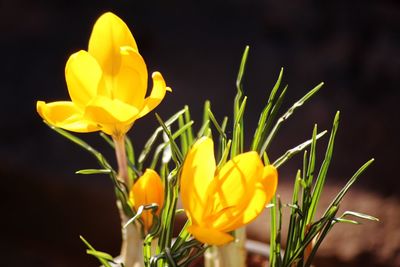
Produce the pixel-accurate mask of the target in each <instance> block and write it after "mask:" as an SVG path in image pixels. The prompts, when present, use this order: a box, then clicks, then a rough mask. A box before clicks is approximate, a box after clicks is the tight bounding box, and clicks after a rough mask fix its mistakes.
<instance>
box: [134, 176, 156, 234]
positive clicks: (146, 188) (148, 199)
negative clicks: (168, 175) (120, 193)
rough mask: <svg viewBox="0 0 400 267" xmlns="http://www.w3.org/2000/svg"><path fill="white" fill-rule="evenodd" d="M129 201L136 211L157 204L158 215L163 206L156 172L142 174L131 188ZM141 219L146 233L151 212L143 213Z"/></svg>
mask: <svg viewBox="0 0 400 267" xmlns="http://www.w3.org/2000/svg"><path fill="white" fill-rule="evenodd" d="M129 199H130V201H131V203H132V205H133V206H134V207H135V209H136V210H138V209H139V207H140V206H143V205H150V204H153V203H155V204H157V205H158V210H157V213H156V214H157V215H159V214H160V211H161V208H162V206H163V204H164V186H163V183H162V181H161V178H160V176H159V175H158V174H157V172H155V171H153V170H151V169H146V171H145V172H144V174H143V175H142V176H140V177H139V179H138V180H137V181H136V183H135V184H134V185H133V186H132V189H131V192H130V194H129ZM141 219H142V221H143V224H144V227H145V229H146V231H148V230H149V229H150V228H151V226H152V224H153V215H152V214H151V210H145V211H143V213H142V216H141Z"/></svg>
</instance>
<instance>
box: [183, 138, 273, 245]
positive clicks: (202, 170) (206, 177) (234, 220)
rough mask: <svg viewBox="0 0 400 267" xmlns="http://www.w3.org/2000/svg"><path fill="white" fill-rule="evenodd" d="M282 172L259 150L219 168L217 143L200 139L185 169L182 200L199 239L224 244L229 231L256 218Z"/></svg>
mask: <svg viewBox="0 0 400 267" xmlns="http://www.w3.org/2000/svg"><path fill="white" fill-rule="evenodd" d="M277 183H278V173H277V170H276V169H275V167H273V166H272V165H268V166H264V164H263V163H262V161H261V159H260V157H259V155H258V153H257V152H255V151H251V152H247V153H243V154H240V155H237V156H236V157H234V158H233V159H231V160H229V161H228V162H226V163H225V164H224V165H223V166H222V167H221V168H220V169H219V171H217V167H216V163H215V157H214V144H213V141H212V140H211V139H210V138H207V137H203V138H201V139H199V140H198V141H197V142H196V143H195V144H194V145H193V147H192V148H191V150H190V151H189V152H188V154H187V156H186V159H185V162H184V164H183V167H182V172H181V181H180V185H181V197H182V204H183V207H184V209H185V211H186V214H187V215H188V217H189V219H190V221H191V226H189V227H188V231H189V232H190V233H191V234H192V235H193V236H194V237H195V238H196V239H197V240H199V241H201V242H203V243H206V244H210V245H223V244H226V243H228V242H230V241H232V240H233V237H232V236H231V235H230V234H229V233H228V232H231V231H233V230H235V229H237V228H240V227H242V226H244V225H245V224H248V223H249V222H251V221H252V220H254V219H255V218H256V217H257V216H258V215H259V214H260V213H261V212H262V211H263V209H264V208H265V206H266V204H268V202H269V201H270V200H271V198H272V197H273V195H274V194H275V191H276V187H277Z"/></svg>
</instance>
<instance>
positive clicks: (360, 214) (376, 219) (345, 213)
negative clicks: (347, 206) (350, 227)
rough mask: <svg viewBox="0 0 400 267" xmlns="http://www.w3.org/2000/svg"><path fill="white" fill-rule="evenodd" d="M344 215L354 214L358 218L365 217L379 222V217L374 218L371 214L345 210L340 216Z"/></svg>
mask: <svg viewBox="0 0 400 267" xmlns="http://www.w3.org/2000/svg"><path fill="white" fill-rule="evenodd" d="M346 216H354V217H358V218H361V219H365V220H370V221H376V222H379V219H378V218H376V217H374V216H371V215H368V214H364V213H361V212H355V211H345V212H344V213H343V214H342V216H340V218H344V217H346Z"/></svg>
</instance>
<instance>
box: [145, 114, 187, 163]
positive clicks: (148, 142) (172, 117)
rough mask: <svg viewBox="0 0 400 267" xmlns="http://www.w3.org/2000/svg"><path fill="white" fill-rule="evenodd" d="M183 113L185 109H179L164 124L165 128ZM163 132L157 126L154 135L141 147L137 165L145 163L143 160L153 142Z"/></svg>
mask: <svg viewBox="0 0 400 267" xmlns="http://www.w3.org/2000/svg"><path fill="white" fill-rule="evenodd" d="M184 113H185V109H181V110H179V111H178V112H177V113H175V114H174V115H173V116H171V117H170V118H169V119H168V120H167V121H166V122H165V126H166V127H169V126H171V125H172V124H173V123H174V122H175V121H177V120H178V119H179V117H180V116H182V114H184ZM162 131H163V127H162V126H159V127H157V128H156V130H155V131H154V133H153V134H152V135H151V136H150V138H149V139H148V140H147V142H146V144H145V145H144V147H143V150H142V152H141V153H140V155H139V158H138V163H141V164H142V163H143V162H144V161H145V159H146V158H147V156H148V155H149V152H150V150H151V148H152V147H153V145H154V143H155V141H156V140H157V137H158V136H159V134H160V133H162Z"/></svg>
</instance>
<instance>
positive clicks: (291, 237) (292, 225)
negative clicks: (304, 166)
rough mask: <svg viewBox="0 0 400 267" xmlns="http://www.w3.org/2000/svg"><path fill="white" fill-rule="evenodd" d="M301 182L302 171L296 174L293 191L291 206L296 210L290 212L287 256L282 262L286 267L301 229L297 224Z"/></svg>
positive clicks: (284, 256) (285, 255)
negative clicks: (298, 230)
mask: <svg viewBox="0 0 400 267" xmlns="http://www.w3.org/2000/svg"><path fill="white" fill-rule="evenodd" d="M300 182H301V171H300V170H298V171H297V174H296V179H295V182H294V189H293V195H292V203H291V205H294V206H295V207H296V208H292V209H291V212H290V219H289V228H288V235H287V239H286V248H285V254H284V255H283V260H282V265H283V266H285V263H286V261H287V260H288V259H289V257H290V256H291V252H292V251H293V248H294V247H295V246H296V244H297V238H298V237H297V236H296V233H297V230H296V228H297V227H299V225H298V224H297V223H296V222H297V217H298V212H297V210H298V197H299V188H300Z"/></svg>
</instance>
